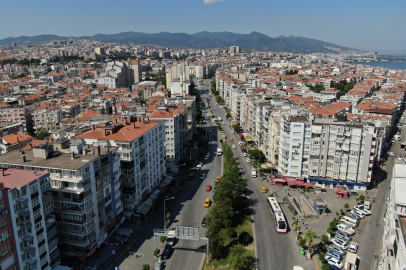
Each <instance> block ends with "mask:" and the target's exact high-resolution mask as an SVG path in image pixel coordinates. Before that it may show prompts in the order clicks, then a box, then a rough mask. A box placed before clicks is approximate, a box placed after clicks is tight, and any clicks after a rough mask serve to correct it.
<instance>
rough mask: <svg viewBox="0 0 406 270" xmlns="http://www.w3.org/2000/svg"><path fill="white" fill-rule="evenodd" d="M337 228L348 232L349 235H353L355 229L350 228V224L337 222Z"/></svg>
mask: <svg viewBox="0 0 406 270" xmlns="http://www.w3.org/2000/svg"><path fill="white" fill-rule="evenodd" d="M337 229H338V230H339V231H342V232H345V233H348V234H349V235H354V234H355V230H354V229H353V228H352V226H350V225H347V224H338V225H337Z"/></svg>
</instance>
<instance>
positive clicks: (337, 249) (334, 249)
mask: <svg viewBox="0 0 406 270" xmlns="http://www.w3.org/2000/svg"><path fill="white" fill-rule="evenodd" d="M327 249H328V250H332V251H335V252H338V253H340V254H341V255H345V250H344V249H342V248H340V247H339V246H336V245H334V244H331V245H329V246H328V247H327Z"/></svg>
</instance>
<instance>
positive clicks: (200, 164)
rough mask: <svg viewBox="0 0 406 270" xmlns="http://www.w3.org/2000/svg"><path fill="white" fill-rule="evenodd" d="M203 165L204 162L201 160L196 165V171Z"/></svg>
mask: <svg viewBox="0 0 406 270" xmlns="http://www.w3.org/2000/svg"><path fill="white" fill-rule="evenodd" d="M202 167H203V162H199V164H197V166H196V171H198V170H200V169H201V168H202Z"/></svg>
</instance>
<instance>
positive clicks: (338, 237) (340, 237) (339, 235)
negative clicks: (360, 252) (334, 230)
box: [334, 234, 350, 245]
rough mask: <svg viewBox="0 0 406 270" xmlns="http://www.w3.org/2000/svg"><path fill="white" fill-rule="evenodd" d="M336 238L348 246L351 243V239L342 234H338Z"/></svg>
mask: <svg viewBox="0 0 406 270" xmlns="http://www.w3.org/2000/svg"><path fill="white" fill-rule="evenodd" d="M334 238H335V239H337V240H340V241H343V242H344V243H345V244H346V245H347V244H348V243H349V242H350V239H349V238H347V237H346V236H344V235H341V234H336V235H335V237H334Z"/></svg>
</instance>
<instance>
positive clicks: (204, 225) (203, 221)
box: [202, 216, 206, 227]
mask: <svg viewBox="0 0 406 270" xmlns="http://www.w3.org/2000/svg"><path fill="white" fill-rule="evenodd" d="M202 227H206V216H204V217H203V220H202Z"/></svg>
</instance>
